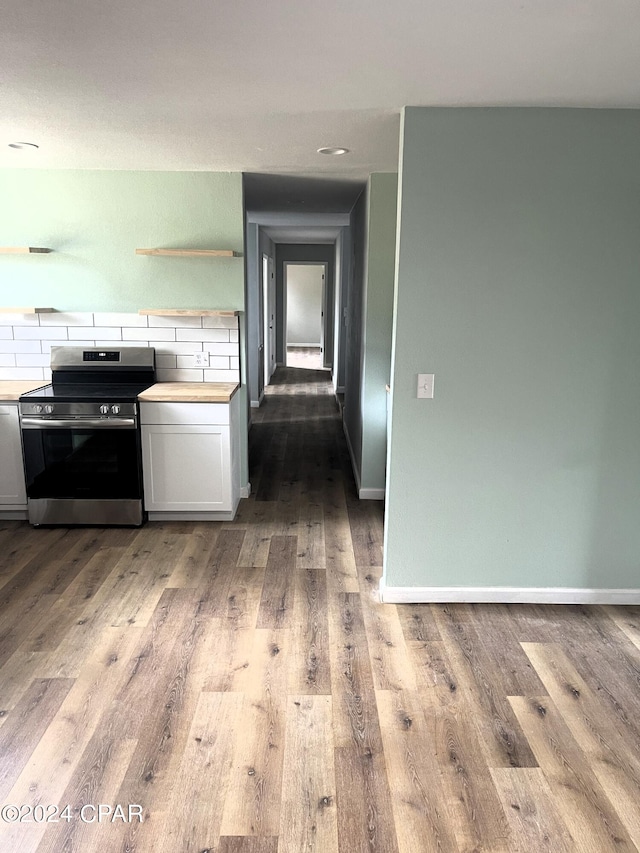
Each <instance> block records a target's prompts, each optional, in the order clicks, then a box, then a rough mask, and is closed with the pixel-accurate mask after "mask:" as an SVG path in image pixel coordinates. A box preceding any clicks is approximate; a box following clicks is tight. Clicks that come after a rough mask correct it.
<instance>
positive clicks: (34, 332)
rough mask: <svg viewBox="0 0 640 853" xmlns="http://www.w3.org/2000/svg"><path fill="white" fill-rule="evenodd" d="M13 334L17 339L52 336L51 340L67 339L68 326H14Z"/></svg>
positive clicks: (42, 338) (36, 338)
mask: <svg viewBox="0 0 640 853" xmlns="http://www.w3.org/2000/svg"><path fill="white" fill-rule="evenodd" d="M13 336H14V338H15V339H16V340H34V341H41V340H46V339H47V338H50V339H51V340H59V341H66V340H67V327H66V326H47V327H46V328H41V327H40V326H14V327H13Z"/></svg>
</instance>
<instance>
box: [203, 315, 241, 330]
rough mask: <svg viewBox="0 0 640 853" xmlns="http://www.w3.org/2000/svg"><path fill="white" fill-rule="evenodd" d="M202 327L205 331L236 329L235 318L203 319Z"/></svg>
mask: <svg viewBox="0 0 640 853" xmlns="http://www.w3.org/2000/svg"><path fill="white" fill-rule="evenodd" d="M202 326H203V328H205V329H237V328H238V318H237V317H203V318H202Z"/></svg>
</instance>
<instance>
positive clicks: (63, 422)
mask: <svg viewBox="0 0 640 853" xmlns="http://www.w3.org/2000/svg"><path fill="white" fill-rule="evenodd" d="M20 423H21V425H22V429H135V428H136V419H135V418H66V419H65V418H25V417H22V418H21V419H20Z"/></svg>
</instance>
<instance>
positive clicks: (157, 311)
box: [138, 308, 240, 317]
mask: <svg viewBox="0 0 640 853" xmlns="http://www.w3.org/2000/svg"><path fill="white" fill-rule="evenodd" d="M239 313H240V312H239V311H208V310H206V309H204V308H203V309H200V308H141V309H140V310H139V311H138V314H145V315H147V316H148V317H237V316H238V314H239Z"/></svg>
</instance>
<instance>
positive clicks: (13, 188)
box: [0, 169, 248, 483]
mask: <svg viewBox="0 0 640 853" xmlns="http://www.w3.org/2000/svg"><path fill="white" fill-rule="evenodd" d="M243 223H244V212H243V196H242V175H241V174H240V173H227V172H215V173H212V172H113V171H84V170H83V171H76V170H55V171H54V170H37V169H34V170H31V169H2V170H0V245H1V246H44V247H49V248H52V249H53V250H54V251H53V252H52V253H51V254H48V255H16V256H11V255H0V307H2V306H4V307H8V306H28V305H36V306H40V307H51V308H55V309H56V310H58V311H118V312H120V311H124V312H126V311H137V310H138V309H139V308H173V307H179V308H209V309H213V308H221V309H225V308H229V309H234V310H238V311H244V298H245V297H244V263H243V260H242V258H216V259H211V258H206V259H205V258H163V257H146V256H138V255H136V254H135V249H136V248H153V247H161V248H196V249H203V248H204V249H217V248H221V249H233V250H234V251H236V252H240V253H242V252H243V250H244V225H243ZM244 331H245V330H244V315H242V316H241V322H240V340H241V346H240V349H241V374H242V381H243V387H242V389H241V404H242V405H243V406H245V407H246V405H247V402H246V386H245V383H246V359H245V357H244V352H245V344H244V338H245V334H244ZM241 473H242V482H243V483H246V482H247V479H248V461H247V449H246V436H245V437H244V440H243V444H242V472H241Z"/></svg>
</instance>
